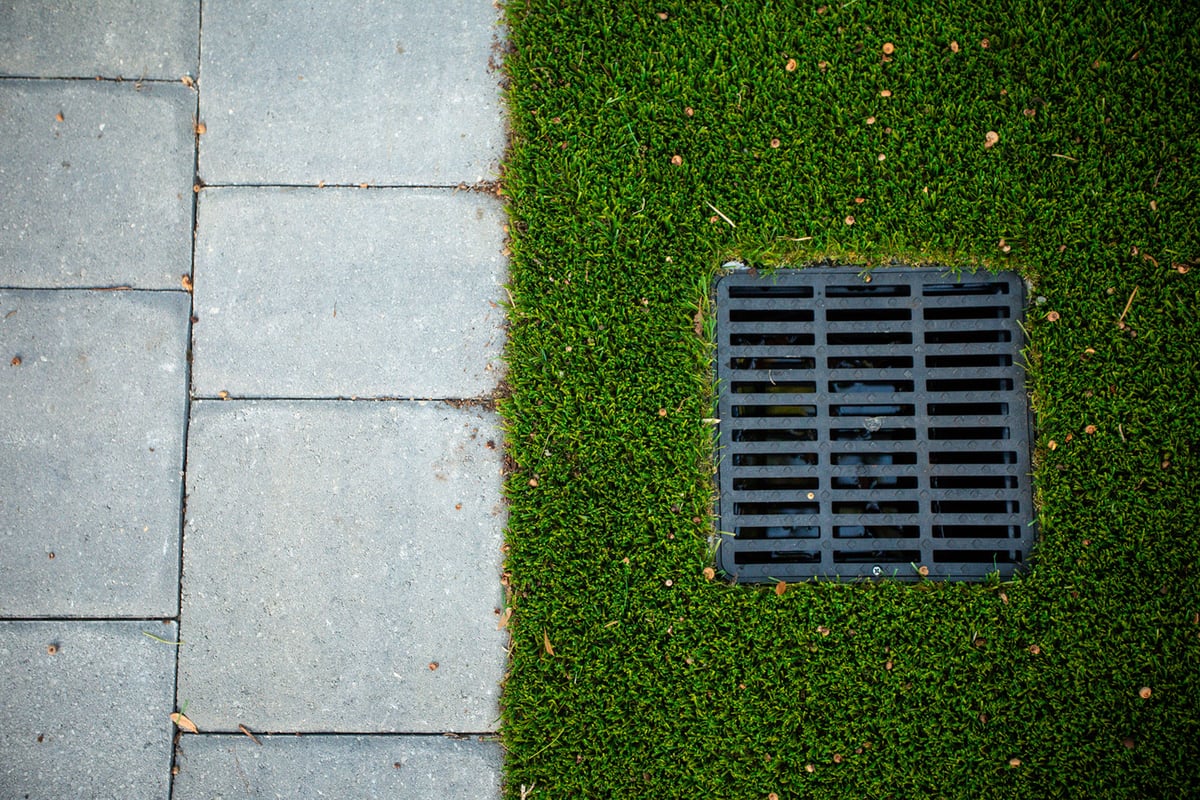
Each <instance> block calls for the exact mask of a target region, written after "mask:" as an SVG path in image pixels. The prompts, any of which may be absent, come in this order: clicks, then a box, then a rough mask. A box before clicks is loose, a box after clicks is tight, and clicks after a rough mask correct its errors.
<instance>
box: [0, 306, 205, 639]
mask: <svg viewBox="0 0 1200 800" xmlns="http://www.w3.org/2000/svg"><path fill="white" fill-rule="evenodd" d="M187 320H188V297H187V295H186V294H184V293H183V292H87V291H28V290H11V291H0V419H2V420H3V421H4V422H3V424H2V425H0V616H5V617H42V616H70V617H76V616H78V617H169V616H174V615H175V614H176V611H177V607H178V599H179V598H178V576H179V536H180V532H179V505H180V498H181V491H180V490H181V488H182V479H181V477H180V469H181V468H182V467H183V437H184V423H185V421H186V416H187V405H186V402H187V363H186V358H187Z"/></svg>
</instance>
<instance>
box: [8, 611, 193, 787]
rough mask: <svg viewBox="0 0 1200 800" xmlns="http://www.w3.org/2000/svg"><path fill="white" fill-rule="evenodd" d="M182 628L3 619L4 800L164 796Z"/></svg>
mask: <svg viewBox="0 0 1200 800" xmlns="http://www.w3.org/2000/svg"><path fill="white" fill-rule="evenodd" d="M143 631H145V632H147V633H150V634H152V635H154V636H157V637H158V638H159V639H163V640H165V641H167V642H175V641H178V640H177V639H176V638H175V637H176V629H175V623H173V622H172V623H168V624H163V623H160V622H0V795H2V796H3V797H6V798H10V797H11V798H30V800H42V799H43V798H45V800H59V798H63V797H94V798H113V800H118V799H119V800H125V799H126V798H132V797H138V798H163V800H166V798H167V796H168V791H169V788H168V783H169V781H170V775H171V736H172V725H171V720H170V715H171V711H172V706H173V704H174V696H173V690H174V687H175V677H174V669H175V646H174V645H171V644H164V643H163V642H160V641H157V640H155V639H152V638H150V636H146V635H144V634H143Z"/></svg>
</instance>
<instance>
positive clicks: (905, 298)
mask: <svg viewBox="0 0 1200 800" xmlns="http://www.w3.org/2000/svg"><path fill="white" fill-rule="evenodd" d="M716 290H717V308H718V320H717V337H718V341H717V377H718V380H719V385H720V387H721V389H722V393H721V397H720V409H719V412H718V416H719V418H720V423H719V432H720V433H719V447H720V451H719V459H718V463H719V469H718V481H719V489H720V501H719V502H720V517H721V530H722V531H723V533H724V534H725V535H722V536H721V545H720V547H719V549H718V560H719V564H720V566H721V568H722V569H723V570H724V571H725V572H727V573H728V574H730V575H731V576H734V577H736V578H737V579H738V580H740V581H744V582H755V581H776V580H802V579H806V578H813V577H820V578H854V577H858V576H878V575H888V576H895V577H898V578H904V579H913V578H915V577H916V570H915V569H914V567H918V566H924V567H926V568H927V569H928V571H929V575H930V576H931V577H940V578H946V579H961V580H979V579H982V578H984V577H986V576H987V575H988V574H989V573H992V572H997V571H998V572H999V573H1000V575H1001V576H1002V577H1008V576H1010V575H1011V574H1012V573H1013V572H1014V571H1015V570H1016V569H1018V568H1019V567H1021V566H1022V565H1023V564H1024V563H1025V561H1026V560H1027V558H1028V553H1029V550H1030V547H1031V545H1032V537H1033V532H1032V528H1031V527H1030V525H1029V521H1030V519H1031V518H1032V490H1031V487H1030V482H1029V472H1030V466H1029V443H1030V426H1029V411H1028V403H1027V399H1026V397H1025V394H1024V375H1023V373H1022V371H1021V368H1020V366H1019V361H1020V348H1021V346H1022V343H1023V338H1022V333H1021V329H1020V326H1019V324H1018V321H1019V319H1020V317H1021V313H1022V308H1023V304H1024V286H1023V284H1022V283H1021V281H1020V279H1019V278H1018V277H1017V276H1015V275H1012V274H1004V275H998V276H995V277H987V278H982V277H981V276H974V277H972V278H969V279H967V280H963V281H955V280H953V279H952V278H951V277H950V276H948V275H946V274H944V273H940V272H937V271H934V270H918V269H911V268H893V269H886V270H876V271H875V272H874V273H873V275H872V281H871V282H870V283H863V282H862V280H861V278H860V277H859V274H858V270H856V269H853V268H812V269H806V270H787V271H781V272H779V273H776V274H775V275H772V276H760V275H751V274H750V273H749V272H736V273H732V274H729V275H725V276H723V277H722V278H721V279H720V280H718V282H717V287H716Z"/></svg>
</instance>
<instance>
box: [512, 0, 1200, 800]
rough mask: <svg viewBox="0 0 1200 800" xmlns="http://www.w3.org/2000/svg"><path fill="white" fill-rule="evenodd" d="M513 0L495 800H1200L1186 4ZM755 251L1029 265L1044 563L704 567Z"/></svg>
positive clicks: (1196, 295)
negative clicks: (778, 587)
mask: <svg viewBox="0 0 1200 800" xmlns="http://www.w3.org/2000/svg"><path fill="white" fill-rule="evenodd" d="M506 13H507V19H508V24H509V41H510V45H511V52H510V53H509V54H508V55H507V57H506V67H505V69H506V71H507V74H508V77H509V79H510V81H511V88H510V92H509V104H510V113H511V124H512V135H513V142H512V150H511V152H510V154H509V156H508V158H507V161H506V169H505V174H504V179H503V191H504V193H505V195H507V196H508V198H509V201H510V205H509V211H510V215H511V219H510V228H511V230H510V233H511V250H512V265H511V284H510V290H511V294H512V306H511V308H510V320H511V329H510V340H509V346H508V361H509V370H510V371H509V375H508V381H509V384H510V386H511V396H510V397H508V398H507V399H506V400H504V402H503V403H502V408H501V410H502V413H503V415H504V418H505V421H506V424H507V430H508V447H509V454H510V455H511V458H512V460H513V465H512V472H511V474H510V477H509V483H508V496H509V498H510V500H511V509H510V513H511V516H510V523H509V530H508V539H507V541H508V544H507V561H506V566H505V569H506V584H507V585H508V587H509V592H510V597H509V604H510V607H511V609H512V617H511V620H510V621H509V625H508V627H509V629H510V630H511V632H512V636H513V640H512V642H513V643H512V662H511V671H510V673H509V676H508V678H507V680H506V682H505V686H504V696H503V701H502V702H503V740H504V744H505V747H506V749H507V755H506V774H507V789H506V793H507V794H506V796H507V797H510V798H518V797H521V796H522V787H525V789H526V790H527V796H528V797H529V798H543V797H546V798H549V797H594V798H610V797H622V798H625V797H627V798H662V797H679V798H702V797H722V798H724V797H737V798H770V797H772V796H778V797H779V798H789V797H837V798H842V797H895V798H914V797H963V798H967V797H970V798H976V797H997V798H1045V797H1081V798H1095V797H1105V798H1107V797H1130V798H1137V797H1151V796H1166V797H1180V796H1189V795H1190V796H1197V795H1200V617H1198V616H1197V615H1198V614H1200V500H1198V492H1200V486H1198V485H1197V484H1198V482H1200V444H1198V440H1200V411H1198V410H1197V409H1198V404H1200V366H1198V363H1200V203H1197V191H1198V190H1197V187H1200V79H1198V76H1200V68H1198V66H1197V65H1198V64H1200V7H1198V6H1197V5H1195V4H1194V3H1191V2H1188V1H1187V0H1176V1H1175V2H1163V3H1146V4H1144V5H1142V6H1140V7H1139V6H1138V5H1136V4H1134V3H1132V2H1120V1H1119V0H1111V2H1094V3H1054V2H1051V3H1047V4H1045V5H1041V4H1036V3H1024V2H1019V1H1017V0H992V1H991V2H971V3H950V2H944V1H943V2H933V1H931V2H900V1H899V0H897V1H896V2H886V3H885V2H869V0H850V1H849V2H846V3H840V2H830V3H827V4H825V3H823V2H820V1H819V0H814V2H808V3H800V2H794V3H771V2H750V1H749V0H745V1H741V0H739V1H734V0H730V2H725V3H721V2H718V1H717V0H686V1H684V0H663V1H662V2H660V3H656V4H646V3H641V2H620V1H619V0H616V1H614V2H597V3H590V2H588V3H585V2H563V1H562V0H554V2H550V0H509V2H508V3H507V12H506ZM989 132H994V134H996V135H997V136H998V140H997V141H995V143H994V144H992V145H991V146H989ZM992 138H995V137H992ZM851 218H852V224H850V219H851ZM734 258H736V259H740V260H743V261H745V262H747V263H750V264H755V265H758V266H761V267H774V266H803V265H805V264H812V263H818V262H836V263H848V264H862V265H880V264H886V263H888V262H891V261H892V260H901V261H905V262H908V263H922V264H941V265H949V266H955V267H960V268H964V269H973V268H975V267H977V266H978V267H986V268H1010V269H1015V270H1018V271H1019V272H1020V273H1021V274H1023V275H1024V276H1026V277H1027V278H1028V279H1029V281H1031V283H1032V291H1031V293H1030V299H1031V301H1033V302H1031V306H1030V310H1029V316H1028V319H1027V321H1026V328H1027V330H1028V337H1029V342H1028V347H1027V351H1026V356H1027V360H1028V367H1029V369H1028V389H1029V392H1030V395H1031V398H1032V403H1033V407H1034V410H1035V415H1036V430H1037V437H1036V443H1037V444H1036V451H1035V453H1034V463H1035V465H1036V466H1035V474H1034V486H1035V492H1036V496H1037V504H1038V508H1037V519H1038V527H1039V540H1038V543H1037V545H1036V548H1035V551H1034V560H1033V563H1032V569H1031V570H1029V571H1028V572H1027V574H1026V575H1025V576H1023V577H1022V578H1020V579H1019V580H1015V581H1012V582H1009V583H1004V584H1001V583H999V582H997V581H993V582H991V583H990V584H970V585H967V584H940V583H934V582H929V581H926V582H923V583H919V584H911V583H910V584H901V583H893V582H886V581H885V582H883V583H879V584H870V583H859V584H834V583H804V584H794V585H791V586H788V587H787V590H786V592H784V593H783V594H782V595H780V594H777V593H776V591H774V588H773V587H769V586H768V587H752V586H736V585H731V584H730V583H729V582H728V581H725V580H722V579H721V577H720V576H719V575H718V576H717V577H716V579H709V577H708V575H706V574H705V568H706V567H709V566H710V565H711V564H712V555H711V552H710V550H709V545H708V541H709V538H710V536H711V535H712V534H713V531H714V529H715V527H716V520H715V519H714V518H713V509H714V497H715V489H714V485H713V469H714V464H715V459H716V454H715V452H714V447H713V429H712V427H711V425H710V424H707V423H705V422H704V419H705V418H706V417H710V416H712V415H713V411H712V408H713V403H714V396H713V388H712V365H711V359H712V355H713V353H712V345H711V339H710V338H709V330H710V328H709V324H710V323H711V319H712V318H711V310H710V308H709V305H708V304H709V301H708V297H709V291H710V286H711V281H712V279H713V277H714V275H715V274H717V273H718V272H719V270H720V268H721V264H722V263H723V262H725V261H727V260H729V259H734ZM1041 298H1044V300H1042V302H1041V304H1040V305H1038V304H1036V301H1037V300H1039V299H1041ZM1051 312H1054V313H1051ZM1090 426H1094V427H1090ZM1089 431H1091V432H1090V433H1089ZM1142 687H1150V689H1151V694H1150V696H1149V697H1148V698H1142V697H1141V696H1139V690H1140V689H1142ZM1018 759H1019V761H1017V760H1018ZM530 787H532V791H531V792H530V791H528V790H529V789H530Z"/></svg>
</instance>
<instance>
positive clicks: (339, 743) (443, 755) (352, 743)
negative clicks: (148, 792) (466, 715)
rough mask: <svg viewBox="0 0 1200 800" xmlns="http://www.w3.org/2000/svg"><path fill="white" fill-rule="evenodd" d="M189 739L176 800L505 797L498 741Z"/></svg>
mask: <svg viewBox="0 0 1200 800" xmlns="http://www.w3.org/2000/svg"><path fill="white" fill-rule="evenodd" d="M258 739H259V741H261V742H262V744H261V745H258V744H255V743H254V742H253V741H251V740H250V739H249V738H248V737H246V736H244V735H242V734H240V733H239V734H236V735H228V736H205V735H200V736H184V737H183V738H182V739H181V740H180V742H179V751H180V758H179V775H177V776H176V778H175V793H174V797H175V800H218V798H231V800H232V798H239V799H240V798H245V797H250V798H257V797H262V798H276V797H287V798H292V800H306V798H318V797H354V798H362V800H375V798H378V800H427V798H438V799H439V800H477V799H478V800H482V798H489V799H490V798H495V797H499V796H500V762H501V752H500V744H499V742H496V741H480V740H479V739H478V738H477V737H471V738H469V739H466V740H452V739H446V738H444V737H440V736H299V737H297V736H259V737H258Z"/></svg>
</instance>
